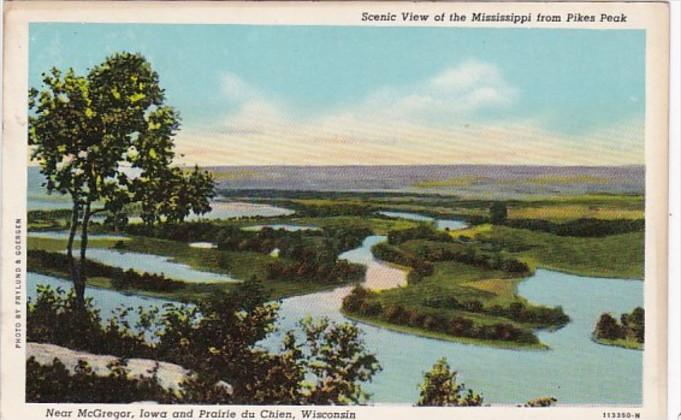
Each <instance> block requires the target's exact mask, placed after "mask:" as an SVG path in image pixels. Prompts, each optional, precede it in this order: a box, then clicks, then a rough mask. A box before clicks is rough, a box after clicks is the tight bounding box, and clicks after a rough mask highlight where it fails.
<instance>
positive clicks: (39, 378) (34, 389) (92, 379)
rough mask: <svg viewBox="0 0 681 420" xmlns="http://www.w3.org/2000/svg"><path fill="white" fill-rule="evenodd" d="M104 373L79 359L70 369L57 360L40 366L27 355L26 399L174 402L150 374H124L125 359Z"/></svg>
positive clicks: (96, 401)
mask: <svg viewBox="0 0 681 420" xmlns="http://www.w3.org/2000/svg"><path fill="white" fill-rule="evenodd" d="M109 368H110V370H111V373H110V374H109V375H108V376H98V375H96V374H95V373H94V372H93V370H92V368H91V367H90V366H89V365H88V364H87V363H86V362H84V361H83V360H80V361H79V362H78V365H77V366H76V368H75V369H74V372H70V371H69V370H68V369H66V367H65V366H64V364H63V363H61V361H60V360H59V359H54V361H53V362H52V364H48V365H40V364H38V363H37V362H36V361H35V358H33V357H31V358H30V359H28V361H27V362H26V402H30V403H100V404H102V403H103V404H120V403H132V402H138V401H156V402H159V403H162V404H170V403H176V402H178V398H177V397H176V396H175V395H174V393H173V392H171V391H167V390H165V389H163V387H162V386H161V385H160V384H159V382H158V378H157V377H156V376H155V374H154V375H152V376H151V377H145V378H130V377H128V369H127V368H126V364H125V361H123V360H119V361H118V362H116V363H114V364H111V365H110V366H109Z"/></svg>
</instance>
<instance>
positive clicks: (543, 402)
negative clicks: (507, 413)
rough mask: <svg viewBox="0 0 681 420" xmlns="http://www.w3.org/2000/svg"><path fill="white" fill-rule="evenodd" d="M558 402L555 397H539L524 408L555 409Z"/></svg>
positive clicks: (527, 403)
mask: <svg viewBox="0 0 681 420" xmlns="http://www.w3.org/2000/svg"><path fill="white" fill-rule="evenodd" d="M557 402H558V400H557V399H555V398H554V397H539V398H535V399H533V400H530V401H528V402H526V403H525V405H524V406H523V407H553V406H554V405H556V403H557Z"/></svg>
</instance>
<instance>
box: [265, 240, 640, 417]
mask: <svg viewBox="0 0 681 420" xmlns="http://www.w3.org/2000/svg"><path fill="white" fill-rule="evenodd" d="M382 239H383V237H379V236H371V237H368V238H367V239H366V240H365V241H364V243H363V244H362V246H361V247H360V248H357V249H355V250H352V251H349V252H346V253H345V254H343V255H341V257H343V258H346V259H347V260H348V261H350V262H355V263H359V264H366V265H367V280H366V282H365V284H364V285H365V286H366V287H369V288H372V287H374V285H376V284H378V285H379V286H378V287H379V288H389V286H390V284H391V283H392V286H398V285H401V284H404V282H405V281H406V280H405V277H406V274H405V272H403V271H402V270H399V269H396V268H393V267H391V266H389V265H387V264H385V263H383V262H380V261H377V260H376V259H375V258H373V256H372V255H371V246H372V245H374V244H375V243H378V242H380V241H381V240H382ZM351 289H352V288H351V287H343V288H338V289H335V290H333V291H330V292H322V293H315V294H310V295H304V296H296V297H292V298H289V299H285V300H284V301H283V302H282V304H281V310H280V315H281V320H280V323H279V327H280V330H283V331H285V330H288V329H292V328H295V326H296V323H297V321H298V320H299V319H301V318H303V317H305V316H312V317H320V316H326V317H328V318H329V319H331V320H334V321H344V320H345V319H344V317H343V316H342V314H341V313H340V307H341V304H342V300H343V297H344V296H346V295H347V294H348V293H349V292H350V290H351ZM518 293H519V294H520V295H522V296H525V297H527V298H528V299H529V300H530V301H532V302H534V303H538V304H545V305H549V306H557V305H561V306H563V308H564V310H565V312H566V313H567V314H568V315H569V316H570V318H571V319H572V321H571V322H570V323H569V324H568V325H567V326H565V327H563V328H561V329H559V330H557V331H553V332H549V331H541V332H539V333H538V336H539V339H540V340H541V341H542V342H544V343H546V344H547V345H549V346H550V347H551V349H550V350H548V351H537V350H524V351H520V350H508V349H499V348H494V347H486V346H477V345H467V344H459V343H454V342H448V341H441V340H434V339H429V338H424V337H417V336H414V335H408V334H402V333H398V332H393V331H389V330H386V329H383V328H377V327H374V326H370V325H364V324H363V325H362V326H361V329H362V330H363V332H364V338H365V340H366V343H367V346H368V348H369V349H370V350H371V351H372V352H374V353H376V356H377V358H378V360H379V361H380V363H381V366H382V367H383V371H381V372H380V373H379V374H377V375H376V376H375V378H374V381H373V382H372V383H370V384H368V385H366V386H365V388H366V389H367V390H368V391H369V392H371V393H372V394H373V396H372V401H374V402H376V403H406V404H413V403H414V402H416V400H417V398H418V384H419V383H420V382H421V380H422V377H423V373H424V372H425V371H427V370H429V369H430V367H431V366H432V364H433V363H434V362H435V361H436V360H437V359H439V358H441V357H446V358H447V360H448V361H449V363H450V365H451V366H452V368H453V369H455V370H457V371H458V372H459V376H458V379H459V380H460V381H463V382H464V383H465V384H466V386H467V387H469V388H472V389H474V390H475V391H477V392H479V393H481V394H483V396H484V398H485V401H486V402H487V403H491V404H514V405H515V404H518V403H524V402H526V401H528V400H530V399H533V398H537V397H541V396H552V397H555V398H557V399H558V401H559V404H640V403H641V398H642V396H641V393H642V385H641V381H642V366H643V361H642V354H643V353H642V352H640V351H636V350H627V349H622V348H618V347H611V346H603V345H599V344H596V343H594V342H593V341H592V340H591V332H592V331H593V326H594V323H595V322H596V320H597V319H598V316H599V315H600V314H601V313H602V312H613V313H622V312H630V311H631V310H632V309H633V308H634V307H636V306H642V304H643V282H641V281H636V280H631V281H627V280H623V279H604V278H592V277H579V276H574V275H569V274H563V273H559V272H555V271H549V270H537V272H536V273H535V275H533V276H532V277H529V278H528V279H526V280H524V281H523V282H521V283H520V285H519V288H518ZM275 341H278V340H270V341H269V342H268V344H269V345H268V347H270V346H271V344H272V343H273V342H275Z"/></svg>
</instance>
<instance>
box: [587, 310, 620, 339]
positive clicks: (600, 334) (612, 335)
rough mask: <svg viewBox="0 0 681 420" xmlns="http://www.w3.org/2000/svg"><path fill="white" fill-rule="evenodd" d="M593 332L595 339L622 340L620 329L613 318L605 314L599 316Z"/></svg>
mask: <svg viewBox="0 0 681 420" xmlns="http://www.w3.org/2000/svg"><path fill="white" fill-rule="evenodd" d="M594 332H595V334H596V337H597V338H604V339H607V340H616V339H618V338H624V332H623V330H622V327H621V326H620V325H619V324H618V323H617V320H616V319H615V318H613V317H612V316H611V315H610V314H607V313H604V314H602V315H601V317H600V319H599V320H598V323H596V330H595V331H594Z"/></svg>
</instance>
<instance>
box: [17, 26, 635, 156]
mask: <svg viewBox="0 0 681 420" xmlns="http://www.w3.org/2000/svg"><path fill="white" fill-rule="evenodd" d="M644 46H645V33H644V32H643V31H629V30H608V31H605V30H601V31H599V30H558V29H464V28H397V27H395V28H385V27H381V28H371V27H331V26H248V25H146V24H145V25H130V24H60V23H34V24H31V27H30V51H29V55H30V80H29V81H30V84H31V86H36V87H38V86H39V84H40V73H42V72H44V71H46V70H47V69H49V68H50V67H52V66H57V67H60V68H66V67H73V68H74V69H76V70H77V71H80V72H84V71H86V69H87V68H88V67H90V66H93V65H95V64H97V63H99V62H101V61H102V60H103V59H104V58H105V57H106V55H108V54H110V53H112V52H115V51H122V50H125V51H135V52H141V53H143V54H144V55H145V56H146V57H147V58H148V59H149V60H150V61H151V63H152V65H153V67H154V68H155V69H156V70H157V71H158V73H159V74H160V79H161V84H162V86H163V87H164V88H165V89H166V93H167V100H168V103H169V104H171V105H173V106H175V107H176V108H178V109H179V110H180V113H181V115H182V117H183V130H182V132H181V133H180V135H179V136H178V139H177V144H178V149H179V150H180V151H181V152H182V153H184V154H185V155H186V156H185V159H186V160H187V162H188V163H193V162H196V163H200V164H286V163H291V164H306V163H317V164H324V163H329V164H349V163H366V164H372V163H383V164H385V163H404V164H409V163H528V164H534V163H538V164H542V163H545V164H599V163H601V164H629V163H642V162H643V120H644V113H645V109H644V106H645V104H644V99H645V93H644V92H645V66H644V62H645V51H644Z"/></svg>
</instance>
